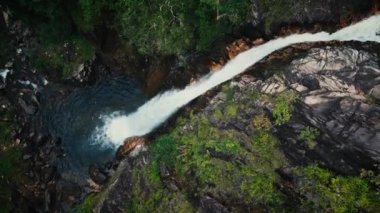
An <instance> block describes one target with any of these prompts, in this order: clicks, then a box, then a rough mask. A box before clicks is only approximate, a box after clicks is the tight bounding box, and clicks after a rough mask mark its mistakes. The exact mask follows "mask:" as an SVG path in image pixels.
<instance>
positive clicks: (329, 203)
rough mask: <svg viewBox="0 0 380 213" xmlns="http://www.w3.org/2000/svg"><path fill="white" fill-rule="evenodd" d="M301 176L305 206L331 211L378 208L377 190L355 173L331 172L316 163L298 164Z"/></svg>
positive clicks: (379, 195)
mask: <svg viewBox="0 0 380 213" xmlns="http://www.w3.org/2000/svg"><path fill="white" fill-rule="evenodd" d="M299 174H300V175H302V176H304V181H303V182H302V185H301V187H300V190H301V193H302V194H305V195H306V194H307V196H305V200H304V205H305V207H309V208H315V209H326V210H328V211H332V212H357V211H359V210H366V211H375V210H376V209H377V210H378V209H379V208H380V194H379V192H376V191H374V190H372V189H370V187H369V185H368V183H367V181H365V180H363V179H361V178H359V177H342V176H335V175H334V174H332V173H331V172H329V171H327V170H325V169H321V168H319V167H317V166H308V167H305V168H301V169H300V170H299Z"/></svg>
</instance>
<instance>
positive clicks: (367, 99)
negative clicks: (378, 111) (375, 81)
mask: <svg viewBox="0 0 380 213" xmlns="http://www.w3.org/2000/svg"><path fill="white" fill-rule="evenodd" d="M365 102H366V103H367V104H369V105H374V104H376V98H375V97H373V96H372V95H366V96H365Z"/></svg>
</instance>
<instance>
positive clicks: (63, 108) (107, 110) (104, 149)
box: [37, 77, 146, 173]
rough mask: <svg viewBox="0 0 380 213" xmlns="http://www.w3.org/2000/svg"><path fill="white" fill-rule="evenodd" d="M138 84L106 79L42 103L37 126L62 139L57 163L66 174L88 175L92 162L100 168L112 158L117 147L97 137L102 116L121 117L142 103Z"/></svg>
mask: <svg viewBox="0 0 380 213" xmlns="http://www.w3.org/2000/svg"><path fill="white" fill-rule="evenodd" d="M145 101H146V97H145V95H144V94H143V92H142V90H140V89H139V85H137V84H136V83H134V82H133V81H131V80H129V79H128V78H126V77H119V78H115V79H111V80H105V81H102V82H99V83H97V84H96V85H94V86H91V87H87V88H81V89H76V90H74V91H73V92H72V93H71V94H69V95H68V96H67V97H65V98H63V99H57V98H53V100H52V99H48V100H46V101H45V103H42V106H41V110H40V112H39V113H38V116H37V124H38V125H37V126H39V128H40V130H41V131H42V132H44V133H50V134H51V135H53V136H54V137H59V138H61V140H62V145H63V148H64V150H65V155H66V156H65V157H64V158H62V159H59V160H58V161H57V166H58V169H59V170H60V171H61V172H63V173H65V172H68V173H77V172H79V173H82V172H87V170H88V166H89V165H91V164H92V163H98V164H100V165H102V164H104V163H106V162H107V161H110V160H112V159H113V157H114V154H115V151H116V149H117V147H114V146H112V144H111V143H109V142H108V141H106V139H105V138H99V137H96V135H97V133H96V131H98V129H100V127H102V126H104V119H103V118H104V117H107V116H110V115H116V114H119V115H123V114H128V113H130V112H132V111H135V110H136V109H137V108H138V107H139V106H141V105H142V104H144V102H145Z"/></svg>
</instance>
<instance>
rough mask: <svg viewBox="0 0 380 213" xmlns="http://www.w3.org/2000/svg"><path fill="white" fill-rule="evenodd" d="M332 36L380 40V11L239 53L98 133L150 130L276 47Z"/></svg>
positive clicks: (119, 137) (114, 135) (116, 136)
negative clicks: (328, 29) (334, 27)
mask: <svg viewBox="0 0 380 213" xmlns="http://www.w3.org/2000/svg"><path fill="white" fill-rule="evenodd" d="M332 40H337V41H361V42H366V41H372V42H379V43H380V15H378V16H372V17H370V18H368V19H366V20H363V21H361V22H359V23H356V24H354V25H351V26H348V27H346V28H343V29H341V30H339V31H337V32H335V33H333V34H329V33H327V32H320V33H315V34H310V33H305V34H296V35H290V36H287V37H284V38H277V39H274V40H271V41H269V42H267V43H265V44H262V45H260V46H257V47H254V48H252V49H250V50H247V51H245V52H243V53H240V54H239V55H237V56H236V57H235V58H234V59H232V60H230V61H229V62H228V63H227V64H226V65H225V66H224V67H223V68H222V69H221V70H219V71H217V72H215V73H211V74H208V75H206V76H204V77H202V78H201V79H200V80H199V81H197V82H196V83H193V84H190V85H188V86H187V87H186V88H184V89H182V90H178V89H174V90H170V91H167V92H164V93H162V94H159V95H157V96H155V97H153V98H152V99H151V100H149V101H148V102H146V103H145V104H144V105H142V106H141V107H139V108H138V109H137V111H135V112H133V113H131V114H129V115H118V116H108V117H107V118H105V125H104V127H102V128H100V129H98V130H97V133H96V134H98V135H102V138H106V139H107V141H109V142H111V143H112V144H113V145H115V146H119V145H122V144H123V141H124V139H126V138H128V137H132V136H142V135H145V134H147V133H149V132H151V131H152V130H153V129H155V128H156V127H158V126H159V125H160V124H162V123H163V122H164V121H165V120H167V119H168V118H169V117H170V116H171V115H172V114H173V113H175V112H176V111H177V110H178V109H180V108H181V107H183V106H184V105H186V104H187V103H189V102H190V101H191V100H193V99H195V98H196V97H198V96H200V95H202V94H203V93H204V92H206V91H207V90H209V89H211V88H213V87H215V86H217V85H219V84H221V83H223V82H225V81H227V80H229V79H231V78H233V77H234V76H236V75H238V74H240V73H242V72H244V71H245V70H246V69H247V68H249V67H250V66H252V65H254V64H255V63H257V62H258V61H260V60H261V59H263V58H264V57H266V56H268V55H269V54H271V53H273V52H274V51H276V50H279V49H282V48H284V47H287V46H289V45H292V44H296V43H304V42H318V41H332Z"/></svg>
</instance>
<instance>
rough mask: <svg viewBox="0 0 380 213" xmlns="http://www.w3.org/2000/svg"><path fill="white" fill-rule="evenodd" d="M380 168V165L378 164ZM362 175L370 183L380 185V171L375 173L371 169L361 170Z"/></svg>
mask: <svg viewBox="0 0 380 213" xmlns="http://www.w3.org/2000/svg"><path fill="white" fill-rule="evenodd" d="M378 168H380V166H378ZM379 171H380V170H379ZM360 177H362V178H365V179H367V180H368V181H369V182H370V183H372V184H374V185H375V186H376V187H380V173H377V174H376V173H375V172H374V171H371V170H365V169H363V170H361V172H360Z"/></svg>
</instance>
